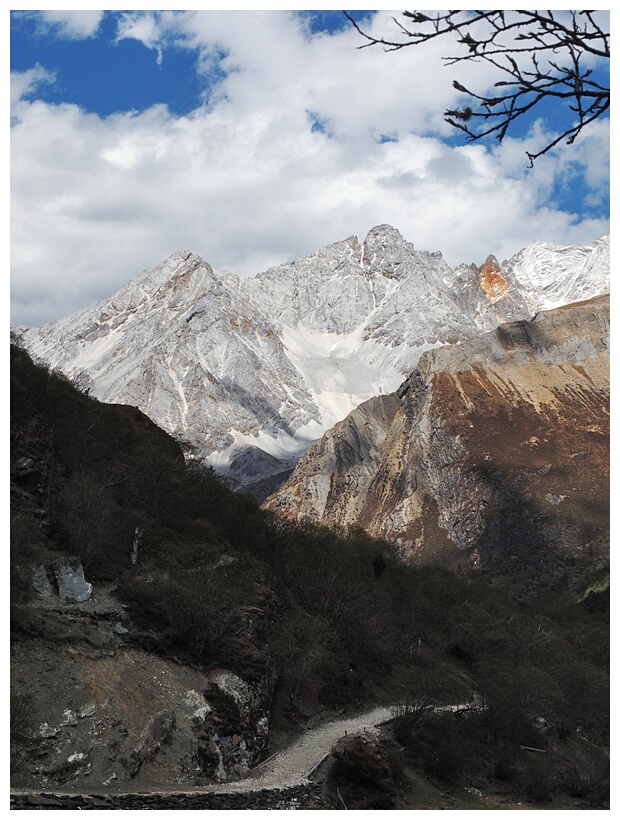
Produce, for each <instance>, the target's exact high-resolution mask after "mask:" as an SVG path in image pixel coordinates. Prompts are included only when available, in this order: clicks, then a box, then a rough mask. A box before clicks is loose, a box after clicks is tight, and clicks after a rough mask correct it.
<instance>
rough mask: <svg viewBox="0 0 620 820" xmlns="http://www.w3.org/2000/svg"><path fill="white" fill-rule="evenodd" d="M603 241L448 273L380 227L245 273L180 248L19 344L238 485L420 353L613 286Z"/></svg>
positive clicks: (397, 374)
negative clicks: (139, 416) (143, 417)
mask: <svg viewBox="0 0 620 820" xmlns="http://www.w3.org/2000/svg"><path fill="white" fill-rule="evenodd" d="M608 287H609V242H608V240H607V239H602V240H600V241H599V242H597V243H596V244H595V245H594V246H592V247H583V248H562V247H559V246H556V245H550V244H548V243H543V242H537V243H534V244H533V245H531V246H529V247H528V248H526V249H525V250H524V251H522V252H521V253H519V254H517V256H515V257H514V258H513V259H512V260H510V261H508V262H504V263H502V264H499V263H498V261H497V260H496V259H494V258H493V257H489V259H488V260H487V261H486V263H484V264H483V265H482V267H480V268H478V267H476V266H475V265H470V266H461V267H459V268H457V269H456V270H452V269H451V268H450V267H449V266H448V265H447V264H446V262H445V260H444V259H443V258H442V256H441V254H440V253H429V252H426V251H418V250H416V249H414V247H413V245H412V244H411V243H410V242H407V241H406V240H405V239H403V237H402V236H401V235H400V233H399V232H398V231H397V230H396V229H395V228H393V227H391V226H389V225H380V226H377V227H375V228H373V229H372V230H371V231H370V232H369V233H368V235H367V236H366V237H365V239H364V240H363V241H359V240H358V239H357V238H356V237H354V236H351V237H349V238H347V239H345V240H343V241H341V242H336V243H334V244H332V245H329V246H328V247H326V248H323V249H321V250H320V251H318V252H317V253H314V254H311V255H310V256H307V257H305V258H303V259H300V260H297V261H295V262H292V263H286V264H283V265H279V266H277V267H275V268H271V269H270V270H268V271H265V272H264V273H261V274H259V275H257V276H256V277H254V278H253V279H244V280H240V279H238V278H237V277H236V276H234V275H233V274H230V273H227V272H224V271H216V270H214V269H213V268H212V267H211V266H210V265H209V264H208V263H207V262H205V261H204V260H203V259H201V258H200V257H199V256H196V255H195V254H192V253H190V252H183V253H176V254H173V255H172V256H170V257H169V258H168V259H166V260H165V261H164V262H162V264H161V265H159V266H158V267H157V268H155V269H154V270H152V271H145V272H144V273H142V274H140V275H139V276H137V277H136V278H135V279H134V280H133V281H131V282H130V283H129V284H128V285H127V286H126V287H125V288H123V289H122V290H121V291H119V292H118V293H117V294H115V295H114V296H112V297H111V298H110V299H107V300H105V301H102V302H99V303H97V304H96V305H93V306H92V307H89V308H86V309H84V310H82V311H80V312H79V313H77V314H75V315H74V316H70V317H68V318H66V319H61V320H59V321H57V322H54V323H52V324H48V325H44V326H42V327H40V328H14V334H15V335H16V336H17V337H19V338H20V339H21V342H22V343H23V344H24V345H25V347H26V348H27V350H28V351H29V352H30V353H31V354H32V355H33V356H35V357H37V358H40V359H42V360H43V361H44V362H46V363H47V364H49V365H50V366H51V367H53V368H58V369H60V370H61V371H62V372H63V373H65V374H66V375H68V376H69V377H70V378H71V379H73V380H75V381H76V383H77V384H78V385H79V386H80V387H81V388H82V389H84V390H88V391H90V393H91V395H92V396H94V397H96V398H98V399H100V400H102V401H105V402H110V403H114V402H118V403H121V404H127V405H132V406H135V407H138V408H140V409H141V410H142V411H143V412H144V413H146V414H147V415H148V416H149V417H150V418H151V419H152V420H153V421H154V422H156V424H158V425H159V426H160V427H162V428H163V429H164V430H166V431H167V432H169V433H172V434H173V435H175V436H177V437H180V438H182V439H184V440H187V441H189V442H190V444H191V445H192V447H193V448H194V450H195V453H196V454H197V455H198V456H199V457H200V458H202V459H206V460H207V461H208V462H209V463H210V464H212V465H213V466H214V467H215V469H216V470H218V471H219V472H222V473H225V474H228V475H230V476H231V477H232V479H234V481H235V482H236V486H241V487H248V486H250V485H254V486H255V487H256V488H257V492H258V494H259V495H262V493H263V487H264V485H263V484H262V481H263V479H265V478H267V477H270V476H275V475H277V474H282V475H283V474H285V473H286V471H287V470H290V469H292V467H293V466H294V464H295V463H296V461H297V459H298V458H299V456H300V455H301V453H303V452H304V451H305V450H306V449H307V447H308V445H309V444H310V443H311V442H312V441H313V440H316V439H317V438H319V437H320V435H321V434H322V433H323V432H325V431H326V430H327V429H329V428H330V427H331V426H332V425H333V424H334V423H336V422H337V421H339V420H341V419H342V418H344V417H345V416H346V415H347V413H349V412H350V411H351V410H353V409H354V408H355V407H356V406H358V405H359V404H360V403H361V402H363V401H365V400H367V399H369V398H370V397H371V396H375V395H378V394H381V393H389V392H391V391H394V390H395V389H397V387H398V385H399V384H400V383H401V382H402V380H403V378H404V377H405V376H406V375H407V374H408V373H410V372H411V370H412V368H413V367H414V366H415V365H416V363H417V361H418V359H419V356H420V354H421V353H422V352H423V351H425V350H428V349H431V348H433V347H436V346H438V345H443V344H446V343H449V342H456V341H462V340H465V339H469V338H472V337H474V336H476V335H479V334H480V332H486V331H489V330H491V329H493V328H494V327H496V326H497V324H498V323H499V322H506V321H515V320H519V319H526V318H527V319H529V318H531V317H532V315H533V314H534V313H535V312H536V311H538V310H540V309H543V308H548V307H555V306H556V305H558V304H565V303H568V302H571V301H575V300H577V299H586V298H589V297H591V296H595V295H598V294H601V293H605V292H607V290H608Z"/></svg>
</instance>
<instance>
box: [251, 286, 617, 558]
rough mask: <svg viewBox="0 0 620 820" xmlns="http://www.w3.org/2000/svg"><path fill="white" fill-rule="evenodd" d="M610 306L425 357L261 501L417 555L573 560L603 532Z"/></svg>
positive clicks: (573, 309) (548, 317) (509, 329)
mask: <svg viewBox="0 0 620 820" xmlns="http://www.w3.org/2000/svg"><path fill="white" fill-rule="evenodd" d="M608 339H609V298H608V297H600V298H598V299H594V300H590V301H587V302H582V303H579V304H574V305H571V306H568V307H563V308H558V309H556V310H552V311H548V312H543V313H540V314H538V315H537V316H536V317H535V319H534V320H533V321H531V322H528V321H519V322H514V323H510V324H506V325H502V326H500V327H499V328H498V329H497V330H495V331H493V332H491V333H488V334H486V335H484V336H482V337H479V338H477V339H474V340H470V341H469V342H466V343H463V344H459V345H451V346H448V347H443V348H441V349H438V350H433V351H430V352H427V353H425V354H424V355H423V356H422V358H421V359H420V362H419V364H418V368H417V369H416V370H414V372H413V373H412V374H411V375H410V376H409V378H408V379H407V380H406V381H405V382H404V384H403V385H402V386H401V387H400V389H399V390H398V392H397V393H394V394H391V395H389V396H379V397H377V398H373V399H370V400H369V401H367V402H365V403H364V404H362V405H361V406H360V407H358V408H357V409H356V410H354V411H353V412H352V413H351V414H350V415H349V416H348V417H347V418H346V419H345V420H344V421H342V422H340V423H339V424H337V425H336V426H335V427H334V428H333V429H332V430H330V431H329V432H328V433H327V434H326V435H325V436H323V438H322V439H321V440H320V441H319V442H318V443H316V444H315V445H313V447H311V448H310V449H309V450H308V452H307V453H306V454H305V455H304V456H303V457H302V459H301V460H300V462H299V464H298V465H297V467H296V469H295V471H294V472H293V474H292V475H291V477H290V478H289V480H288V482H287V483H286V484H285V485H284V486H283V487H282V488H281V489H280V490H279V491H278V492H276V493H275V494H274V495H273V496H271V498H270V499H269V500H268V501H267V502H266V505H265V506H266V507H267V508H269V509H271V510H274V511H276V512H277V513H279V514H281V515H284V516H287V517H289V518H292V519H295V520H303V519H309V520H312V521H320V522H323V523H325V524H330V525H331V524H340V525H348V524H355V525H360V526H362V527H364V528H366V529H367V530H368V531H369V532H370V533H372V534H374V535H377V536H383V537H386V538H388V539H389V540H392V541H394V542H396V543H397V544H399V545H400V546H401V548H402V550H403V552H404V553H406V554H407V555H408V556H410V557H412V558H414V559H418V560H420V561H429V560H447V561H450V560H453V559H454V558H455V557H456V556H461V558H462V557H463V556H464V555H466V556H468V557H469V558H470V559H471V560H472V561H473V562H474V563H478V562H481V563H482V564H487V565H488V564H489V563H490V562H493V561H498V560H501V559H508V560H510V559H511V558H513V557H514V556H523V555H524V554H525V553H527V554H530V553H536V554H538V553H539V552H540V553H541V555H542V557H541V559H540V560H544V556H545V555H546V554H550V553H553V552H556V553H558V552H559V553H563V554H564V555H570V556H572V557H573V559H574V558H575V557H576V556H578V554H579V551H580V550H581V549H582V548H583V546H584V544H586V543H589V542H592V541H593V540H595V539H596V537H597V535H600V533H602V532H604V531H605V530H606V529H607V528H608V526H609V522H608V516H609V496H608V493H609V348H608Z"/></svg>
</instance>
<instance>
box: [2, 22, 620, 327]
mask: <svg viewBox="0 0 620 820" xmlns="http://www.w3.org/2000/svg"><path fill="white" fill-rule="evenodd" d="M382 19H383V18H381V17H379V18H377V20H376V21H375V23H374V25H380V24H381V20H382ZM121 35H122V36H123V37H129V36H131V37H134V38H137V39H139V40H140V41H141V42H143V43H144V44H145V45H146V46H147V47H149V48H152V49H155V50H156V51H157V53H158V54H160V53H163V55H164V60H165V49H166V48H167V47H168V45H169V44H170V43H174V44H175V46H176V47H184V48H192V49H196V53H197V56H198V59H199V63H200V65H201V66H202V68H203V70H205V71H206V66H208V65H209V64H210V65H212V64H213V61H214V60H220V59H221V60H222V62H221V67H222V68H223V70H224V72H225V75H224V78H223V79H222V81H221V83H220V84H219V85H218V86H217V89H216V92H215V93H211V95H210V97H209V99H208V102H207V104H206V105H204V106H202V107H199V108H197V109H196V110H195V111H193V112H192V113H191V114H190V115H188V116H185V117H175V116H173V115H172V114H170V112H169V111H168V110H167V108H166V107H165V106H163V105H162V106H155V107H153V108H151V109H149V110H147V111H144V112H141V113H136V112H127V113H120V114H115V115H113V116H110V117H108V118H106V119H102V118H99V117H98V116H96V115H94V114H88V113H86V112H84V111H82V110H81V109H79V108H77V107H76V106H70V105H61V106H52V105H47V104H44V103H42V102H40V101H38V102H36V101H35V102H28V101H27V100H23V99H22V101H21V102H20V103H19V106H18V110H19V122H18V124H17V125H16V126H15V127H14V128H13V130H12V139H13V146H12V223H13V224H12V255H13V259H12V271H13V273H12V283H13V285H12V287H13V317H12V318H13V321H17V322H22V323H28V324H38V323H40V322H42V321H46V320H51V319H54V318H58V317H59V316H61V315H67V314H68V313H70V312H72V311H74V310H76V309H78V308H79V307H81V306H84V305H87V304H91V303H92V302H94V301H96V300H97V299H101V298H104V297H107V296H109V295H111V294H112V293H113V292H114V290H116V289H117V288H119V287H121V286H122V285H123V284H125V282H127V281H128V280H129V279H130V278H131V277H132V276H134V275H136V274H137V273H139V272H140V271H141V270H142V269H144V268H150V267H153V266H155V265H156V264H158V263H159V262H160V261H161V260H162V259H163V258H165V257H166V256H167V255H168V254H170V253H172V252H173V251H176V250H183V249H186V248H187V249H191V250H193V251H194V252H196V253H199V254H201V255H202V256H203V257H204V258H205V259H207V260H208V261H209V262H211V264H213V265H214V267H220V268H227V269H229V270H232V271H234V272H236V273H239V274H242V275H250V274H253V273H256V272H258V271H260V270H264V269H265V268H266V267H268V266H269V265H272V264H277V263H279V262H282V261H285V260H287V259H288V260H290V259H294V258H296V257H299V256H301V255H303V254H306V253H311V252H313V251H315V250H317V249H318V248H319V247H321V246H323V245H325V244H328V243H330V242H333V241H336V240H339V239H342V238H345V237H346V236H348V235H350V234H352V233H356V234H358V235H359V236H364V235H365V233H366V232H367V231H368V230H369V229H370V228H371V227H373V226H374V225H376V224H380V223H383V222H388V223H391V224H393V225H394V226H395V227H397V228H398V229H399V230H400V231H401V232H402V233H403V235H404V236H405V237H406V238H407V239H409V240H410V241H412V242H414V244H415V245H416V247H418V248H420V249H428V250H441V251H442V252H443V253H444V255H445V256H446V258H447V260H448V262H449V263H450V264H457V263H459V262H462V261H466V262H470V261H475V262H477V263H480V262H481V261H483V260H484V259H485V258H486V256H487V255H488V254H489V253H493V254H495V255H496V256H498V257H500V258H506V257H508V256H511V255H512V254H514V253H515V252H516V251H518V250H519V249H520V248H522V247H523V246H524V245H526V244H527V243H528V242H530V241H532V240H534V239H537V238H541V239H546V240H549V241H557V242H561V243H566V244H571V243H582V242H592V241H593V240H594V239H596V238H597V237H598V236H599V235H601V234H603V233H606V232H607V231H608V230H609V226H608V223H607V222H606V221H605V220H588V221H585V222H582V223H579V222H578V221H577V220H576V219H575V217H574V216H573V215H571V214H568V213H564V212H562V211H560V210H558V209H554V208H553V207H552V206H549V205H548V204H545V203H547V199H548V197H549V195H550V192H551V191H552V190H553V186H554V181H555V180H557V178H558V175H560V174H564V175H565V176H566V178H567V179H570V178H571V174H575V173H577V172H578V173H579V174H584V175H586V177H587V179H588V181H590V182H591V183H592V184H595V185H599V184H604V183H605V170H604V162H603V161H602V160H601V159H600V156H601V154H602V155H604V150H602V147H603V146H604V145H605V141H606V140H608V135H607V134H606V126H605V124H604V123H600V124H597V126H598V127H597V129H596V131H594V130H593V131H592V132H591V136H590V137H589V139H590V140H591V142H590V143H584V144H585V145H586V149H587V150H585V151H583V150H582V151H580V152H579V162H580V163H583V165H582V166H580V168H578V169H576V168H575V160H572V159H571V156H572V157H575V156H576V155H575V153H574V148H573V149H571V148H566V147H565V146H561V147H559V149H558V151H556V152H555V153H554V154H553V156H545V157H543V158H541V160H539V161H538V162H537V163H536V167H535V168H534V170H533V171H528V170H527V160H526V157H525V150H526V148H527V147H530V148H531V147H532V145H533V144H534V143H535V142H536V140H539V139H540V138H541V136H540V129H535V130H534V132H533V133H532V135H531V136H530V137H529V138H528V140H529V141H525V142H524V141H520V140H506V141H505V142H504V143H503V144H502V145H501V146H498V147H497V148H495V149H494V150H488V149H486V148H484V147H483V146H481V145H474V146H469V147H451V146H449V145H448V144H446V143H444V142H442V141H441V139H440V136H441V135H442V134H444V133H447V129H448V126H445V124H444V123H443V120H442V116H441V115H442V111H443V110H444V107H446V106H448V105H450V104H453V103H454V99H455V98H454V91H453V89H452V86H451V79H452V77H451V75H450V73H449V72H446V71H445V70H444V69H443V68H442V67H440V52H439V51H438V50H437V51H431V52H427V53H426V54H425V56H424V57H423V58H422V57H420V56H416V55H415V54H414V53H413V52H407V53H397V54H391V55H386V54H384V53H383V52H381V51H379V50H376V51H375V50H373V49H366V50H363V51H359V50H357V49H356V46H357V45H359V41H358V39H357V35H355V33H354V32H352V31H351V30H348V29H347V30H344V31H343V32H341V33H339V34H337V35H334V36H328V35H324V36H320V37H315V38H311V39H309V38H308V37H307V32H306V31H305V29H304V26H303V25H302V24H301V23H300V21H299V18H298V17H297V16H296V15H294V14H293V13H292V12H283V13H278V14H275V13H270V12H263V13H253V12H243V13H240V12H233V13H231V12H213V13H209V14H206V13H200V12H187V13H181V12H167V13H161V14H157V15H148V14H133V15H131V16H130V15H126V16H125V17H124V18H123V23H122V26H121V28H120V29H119V37H120V36H121ZM418 54H419V52H418ZM216 55H217V56H216ZM222 55H223V56H222ZM472 70H476V69H475V67H474V68H473V69H472ZM33 80H34V76H33V77H32V78H31V79H29V80H26V78H22V79H21V80H19V82H20V83H21V85H19V88H20V89H22V91H23V90H24V89H27V88H28V87H30V88H31V87H32V86H31V85H30V86H29V85H28V84H29V83H30V82H32V81H33ZM481 81H482V82H484V81H486V75H485V74H484V69H483V73H482V74H481ZM308 112H314V114H315V115H316V116H317V117H319V118H320V119H321V120H324V121H326V122H328V123H329V136H328V135H327V134H325V133H321V132H320V131H312V130H311V121H310V120H309V116H308ZM381 134H389V135H390V136H392V137H393V138H394V139H395V141H391V142H380V141H379V137H380V135H381ZM571 151H572V152H573V153H571ZM33 294H36V300H35V301H33Z"/></svg>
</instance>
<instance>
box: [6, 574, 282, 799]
mask: <svg viewBox="0 0 620 820" xmlns="http://www.w3.org/2000/svg"><path fill="white" fill-rule="evenodd" d="M23 618H24V621H23V623H22V631H23V633H25V634H27V635H28V640H22V641H15V642H13V644H12V647H11V668H12V675H11V691H12V695H14V696H16V697H19V696H20V695H22V696H24V697H26V698H27V701H26V702H27V703H28V704H29V707H28V708H29V709H30V710H31V712H32V713H33V715H34V717H33V719H32V720H30V721H29V722H30V723H32V724H33V731H34V735H33V738H32V743H31V748H30V752H29V754H28V755H27V756H26V760H25V763H24V764H23V765H22V766H21V767H20V768H19V769H18V770H17V771H15V772H14V773H13V774H12V785H13V786H14V787H16V788H19V787H20V786H21V787H24V788H28V789H33V788H34V789H36V788H41V789H43V788H47V789H54V788H58V787H60V786H63V787H64V788H69V789H70V790H75V791H85V790H88V789H92V788H97V787H112V788H115V789H117V788H123V784H126V788H127V789H128V790H131V789H136V788H147V789H148V788H155V787H157V788H160V789H162V788H178V787H179V786H183V785H185V786H200V785H206V784H209V783H214V782H227V781H231V780H233V781H234V780H238V779H239V778H240V777H241V776H242V775H244V774H246V773H247V771H248V770H249V769H250V768H251V767H252V766H253V765H255V763H256V762H257V761H258V759H259V758H260V755H261V754H262V753H263V752H264V750H265V749H266V747H267V742H268V730H269V723H268V720H267V717H266V715H267V714H268V705H269V703H270V696H271V689H270V683H269V682H266V681H261V680H258V681H256V682H253V683H247V682H246V681H244V680H242V679H241V678H240V677H238V676H237V675H235V674H234V673H232V672H231V671H230V670H227V669H220V668H215V669H210V670H208V671H205V670H200V669H197V668H193V667H191V666H189V665H183V664H181V663H179V662H178V661H177V660H175V659H172V658H169V657H166V656H165V655H163V654H162V655H158V654H155V653H154V652H152V651H148V650H147V649H142V648H141V647H140V646H139V643H140V641H139V640H137V638H138V637H139V636H137V634H136V630H135V628H134V627H133V626H132V624H131V621H130V619H128V617H127V615H126V613H125V611H124V607H123V606H122V605H121V604H120V603H119V602H118V601H117V600H116V599H115V598H114V597H112V596H111V595H110V589H109V588H106V587H101V586H100V587H96V588H95V590H94V592H93V595H92V597H91V598H90V599H89V600H88V601H84V602H82V603H70V602H69V601H68V600H61V599H59V598H58V597H56V596H51V597H47V598H43V597H41V598H40V599H39V600H37V601H34V602H32V603H31V604H30V605H29V614H24V616H23ZM34 718H36V719H34ZM129 784H131V785H129Z"/></svg>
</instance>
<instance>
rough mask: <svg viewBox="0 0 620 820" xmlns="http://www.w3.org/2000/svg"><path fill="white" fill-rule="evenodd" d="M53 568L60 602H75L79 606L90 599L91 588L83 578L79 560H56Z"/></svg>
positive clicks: (73, 558)
mask: <svg viewBox="0 0 620 820" xmlns="http://www.w3.org/2000/svg"><path fill="white" fill-rule="evenodd" d="M53 567H54V574H55V576H56V582H57V583H58V596H59V598H60V599H61V600H62V601H75V603H78V604H79V603H83V602H84V601H88V600H89V599H90V596H91V593H92V589H93V587H92V584H89V583H88V581H86V580H85V578H84V570H83V568H82V562H81V560H80V559H79V558H77V557H70V558H57V559H56V560H55V561H54V564H53Z"/></svg>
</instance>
